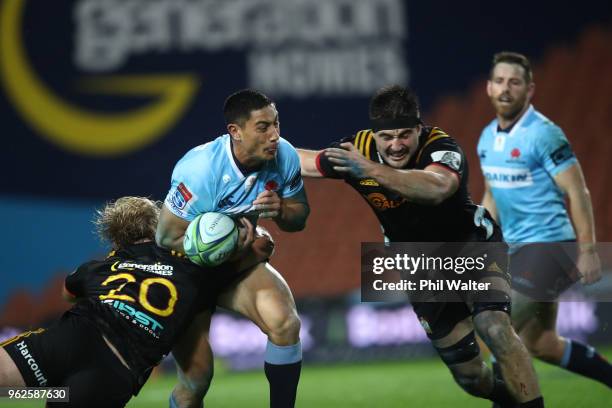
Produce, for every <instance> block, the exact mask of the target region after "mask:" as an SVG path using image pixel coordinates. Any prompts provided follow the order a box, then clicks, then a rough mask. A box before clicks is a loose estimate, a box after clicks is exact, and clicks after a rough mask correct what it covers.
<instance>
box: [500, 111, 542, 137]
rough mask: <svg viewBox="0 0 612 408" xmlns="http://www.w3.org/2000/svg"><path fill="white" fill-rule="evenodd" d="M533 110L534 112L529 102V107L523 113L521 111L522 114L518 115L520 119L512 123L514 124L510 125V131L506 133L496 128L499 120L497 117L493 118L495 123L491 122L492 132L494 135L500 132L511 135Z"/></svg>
mask: <svg viewBox="0 0 612 408" xmlns="http://www.w3.org/2000/svg"><path fill="white" fill-rule="evenodd" d="M533 112H535V109H534V108H533V105H531V104H529V108H527V110H526V111H525V113H523V116H521V117H520V119H519V120H518V121H517V122H516V123H515V124H514V126H512V129H511V130H510V133H506V132H499V131H498V130H497V129H498V127H499V121H498V120H497V119H495V123H493V126H494V127H493V134H494V135H495V136H499V135H500V133H502V134H504V135H508V137H513V136H514V133H515V132H516V130H517V129H518V128H520V127H521V125H522V124H523V122H524V121H525V118H527V116H529V115H531V114H532V113H533Z"/></svg>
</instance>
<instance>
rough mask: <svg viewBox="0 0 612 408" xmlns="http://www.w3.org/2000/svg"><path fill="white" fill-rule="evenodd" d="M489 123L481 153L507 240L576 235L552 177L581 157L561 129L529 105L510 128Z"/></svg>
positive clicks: (551, 239)
mask: <svg viewBox="0 0 612 408" xmlns="http://www.w3.org/2000/svg"><path fill="white" fill-rule="evenodd" d="M497 126H498V123H497V119H495V120H493V122H491V123H490V124H489V125H488V126H487V127H485V128H484V129H483V131H482V134H481V135H480V140H479V142H478V156H479V157H480V165H481V167H482V173H483V174H484V176H485V179H486V180H487V182H488V183H489V186H490V189H491V193H492V194H493V198H494V200H495V204H496V206H497V213H498V216H499V221H500V223H501V226H502V231H503V233H504V238H505V239H506V241H508V242H554V241H565V240H572V239H575V238H576V235H575V233H574V229H573V227H572V224H571V221H570V219H569V216H568V213H567V210H566V208H565V201H564V195H563V193H562V191H561V190H560V189H559V188H558V187H557V185H556V184H555V182H554V179H553V177H554V176H555V175H557V174H559V173H560V172H562V171H564V170H566V169H567V168H569V167H570V166H572V165H573V164H574V163H576V162H577V160H576V157H575V156H574V153H573V151H572V148H571V147H570V144H569V142H568V140H567V138H566V137H565V135H564V134H563V131H562V130H561V128H559V127H558V126H557V125H555V124H554V123H553V122H551V121H550V120H549V119H548V118H546V117H545V116H544V115H542V114H541V113H539V112H537V111H536V110H535V109H534V108H533V106H530V107H529V109H528V110H527V111H526V112H525V114H524V115H523V116H522V117H521V118H520V119H519V121H518V122H517V123H516V124H515V125H514V127H512V129H511V130H510V132H509V133H506V132H498V131H497Z"/></svg>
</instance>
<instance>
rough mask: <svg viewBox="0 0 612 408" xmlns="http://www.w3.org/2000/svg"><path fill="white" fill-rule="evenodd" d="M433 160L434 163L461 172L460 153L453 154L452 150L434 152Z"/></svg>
mask: <svg viewBox="0 0 612 408" xmlns="http://www.w3.org/2000/svg"><path fill="white" fill-rule="evenodd" d="M431 159H432V160H433V161H434V163H440V164H444V165H446V166H448V167H450V168H451V169H453V170H455V171H459V168H460V167H461V155H460V154H459V153H458V152H452V151H450V150H442V151H439V152H433V153H432V154H431Z"/></svg>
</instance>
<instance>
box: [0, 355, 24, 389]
mask: <svg viewBox="0 0 612 408" xmlns="http://www.w3.org/2000/svg"><path fill="white" fill-rule="evenodd" d="M24 386H25V381H24V380H23V376H22V375H21V372H20V371H19V369H18V368H17V365H16V364H15V362H14V361H13V359H12V358H11V357H10V356H9V355H8V353H7V352H6V350H4V348H3V347H0V387H24Z"/></svg>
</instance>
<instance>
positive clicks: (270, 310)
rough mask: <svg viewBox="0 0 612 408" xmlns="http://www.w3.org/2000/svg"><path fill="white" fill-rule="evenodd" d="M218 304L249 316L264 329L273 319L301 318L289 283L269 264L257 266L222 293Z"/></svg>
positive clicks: (279, 320) (274, 320)
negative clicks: (298, 315) (298, 316)
mask: <svg viewBox="0 0 612 408" xmlns="http://www.w3.org/2000/svg"><path fill="white" fill-rule="evenodd" d="M217 304H218V305H219V306H222V307H224V308H226V309H229V310H232V311H235V312H238V313H240V314H242V315H244V316H246V317H248V318H249V319H251V320H252V321H253V322H254V323H255V324H257V325H258V326H259V327H260V328H262V329H264V330H265V329H266V328H267V327H268V326H269V325H270V324H271V323H273V322H282V321H283V320H286V319H288V318H297V311H296V307H295V301H294V300H293V295H292V294H291V290H290V289H289V285H287V282H286V281H285V279H284V278H283V277H282V276H281V274H280V273H279V272H278V271H277V270H276V269H274V268H273V267H272V265H270V264H269V263H260V264H258V265H256V266H255V267H253V268H252V269H251V270H250V271H249V272H248V273H247V274H246V275H245V277H244V278H243V279H241V280H240V281H239V282H237V283H236V284H235V285H234V286H233V287H231V288H229V289H228V290H227V291H225V292H224V293H223V294H221V296H220V297H219V298H218V302H217Z"/></svg>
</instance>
